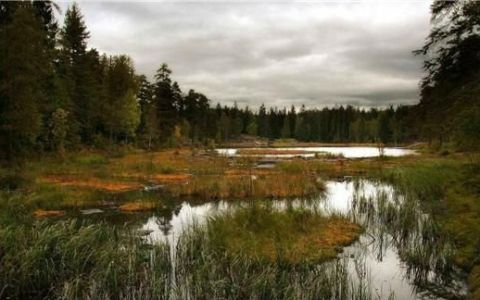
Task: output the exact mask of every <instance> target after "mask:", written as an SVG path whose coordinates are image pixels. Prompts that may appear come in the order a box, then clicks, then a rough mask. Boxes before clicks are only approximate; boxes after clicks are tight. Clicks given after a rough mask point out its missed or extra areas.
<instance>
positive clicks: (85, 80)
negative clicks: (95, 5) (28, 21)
mask: <svg viewBox="0 0 480 300" xmlns="http://www.w3.org/2000/svg"><path fill="white" fill-rule="evenodd" d="M89 36H90V34H89V32H88V31H87V27H86V25H85V22H84V20H83V16H82V14H81V13H80V9H79V8H78V6H77V5H76V4H73V5H72V6H71V7H69V8H68V10H67V12H66V14H65V21H64V26H63V28H62V30H61V32H60V41H59V42H60V45H61V51H60V56H59V58H60V66H59V74H60V80H61V81H62V84H63V85H64V86H65V87H66V91H67V93H68V97H69V103H68V104H69V107H68V108H67V110H69V111H72V114H70V116H71V128H72V132H76V133H78V134H80V135H81V137H82V139H83V140H84V141H85V140H87V139H88V138H89V135H90V134H91V127H90V126H89V125H90V122H91V119H92V116H91V113H92V111H94V109H93V108H94V103H96V102H98V101H96V100H97V99H92V94H93V92H92V88H93V87H91V86H90V85H89V83H91V80H90V79H89V78H90V77H91V75H92V72H91V70H90V69H89V65H90V64H91V58H92V57H91V56H90V57H87V55H86V54H87V39H88V38H89ZM70 105H71V106H70ZM97 111H98V110H97ZM71 139H72V140H74V139H75V137H71Z"/></svg>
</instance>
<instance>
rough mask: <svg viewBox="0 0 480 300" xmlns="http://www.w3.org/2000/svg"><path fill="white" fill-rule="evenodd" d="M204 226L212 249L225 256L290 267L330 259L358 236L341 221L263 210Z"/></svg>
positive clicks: (239, 213)
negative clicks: (242, 257)
mask: <svg viewBox="0 0 480 300" xmlns="http://www.w3.org/2000/svg"><path fill="white" fill-rule="evenodd" d="M207 226H208V232H209V233H210V239H211V240H212V241H213V243H214V245H216V246H215V247H217V248H218V249H222V250H223V251H225V252H226V253H227V254H230V255H246V256H248V257H250V258H253V259H259V260H266V261H270V262H273V261H277V260H282V261H285V262H288V263H293V264H296V263H302V262H315V263H317V262H322V261H325V260H329V259H333V258H335V257H336V256H337V254H338V253H339V252H341V251H342V247H343V246H346V245H349V244H351V243H352V242H354V241H355V240H357V239H358V237H359V235H360V233H361V232H362V229H361V227H360V226H359V225H357V224H354V223H351V222H350V221H348V220H347V219H345V218H343V217H339V216H334V217H326V216H322V215H321V214H319V213H316V212H311V211H306V210H287V211H275V210H273V211H272V210H271V209H269V208H263V207H254V208H249V209H240V210H239V211H237V212H234V213H231V214H227V215H222V216H219V217H216V218H214V219H212V220H211V221H210V222H209V224H208V225H207Z"/></svg>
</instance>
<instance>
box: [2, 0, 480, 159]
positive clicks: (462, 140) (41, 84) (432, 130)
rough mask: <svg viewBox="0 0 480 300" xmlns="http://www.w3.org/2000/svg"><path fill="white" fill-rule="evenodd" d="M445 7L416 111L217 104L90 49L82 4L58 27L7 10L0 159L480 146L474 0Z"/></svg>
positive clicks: (28, 6)
mask: <svg viewBox="0 0 480 300" xmlns="http://www.w3.org/2000/svg"><path fill="white" fill-rule="evenodd" d="M440 3H441V2H440ZM449 3H450V2H445V3H444V4H438V5H437V6H436V7H435V9H434V10H433V16H432V18H446V17H449V18H451V20H448V21H449V23H451V24H452V26H451V27H445V26H444V27H439V28H435V29H434V30H432V33H431V35H430V36H429V37H428V39H427V42H426V44H425V46H424V47H423V48H422V49H419V50H417V51H416V54H417V55H424V56H425V57H432V58H430V59H427V60H425V64H424V67H425V70H426V76H425V78H424V79H423V81H422V82H421V100H420V103H419V104H417V105H413V106H399V107H387V108H378V109H377V108H371V109H365V108H356V107H352V106H345V107H344V106H337V107H325V108H309V109H306V108H305V107H304V106H302V107H294V106H292V107H288V108H285V107H283V108H278V107H268V106H266V105H264V104H262V105H261V106H260V108H259V109H258V110H252V109H249V108H248V107H238V106H237V105H234V106H233V107H227V106H221V105H220V104H216V105H214V104H213V103H212V101H211V100H210V99H209V98H208V96H206V95H203V94H202V93H200V92H198V91H194V90H189V91H188V92H185V91H182V89H181V87H180V85H179V84H178V83H177V82H175V81H174V79H173V78H174V76H173V75H174V74H173V73H172V70H171V69H170V68H169V67H168V65H167V64H165V63H160V62H159V68H158V70H157V72H156V74H155V77H154V79H153V80H149V79H147V77H146V76H145V75H141V74H137V73H136V71H135V66H134V65H133V62H132V59H131V58H130V57H129V56H128V55H113V56H112V55H109V54H106V53H99V52H98V51H97V50H96V49H94V48H89V46H88V38H89V31H88V28H87V25H86V24H85V22H84V19H83V16H82V13H81V11H80V8H79V6H78V5H77V4H73V5H72V6H71V7H69V8H68V10H67V11H66V12H65V22H64V24H63V26H60V25H59V24H58V21H57V20H56V18H55V10H56V9H57V6H56V5H55V3H54V2H49V1H47V2H43V1H34V2H28V1H23V2H2V3H1V7H0V26H1V27H0V34H1V36H2V38H1V41H2V44H1V45H0V51H1V54H2V55H1V57H2V60H1V62H0V76H1V77H0V78H1V82H2V85H1V89H0V115H1V118H0V122H1V123H0V132H1V136H2V137H3V138H2V140H1V141H0V143H1V147H0V149H1V150H2V151H1V152H2V153H1V155H2V156H3V157H6V158H10V157H12V156H17V157H18V156H19V155H27V154H28V153H32V152H35V151H61V152H63V151H65V149H75V148H78V147H79V146H82V145H87V146H94V147H99V148H101V147H105V146H106V145H115V144H135V145H138V146H140V147H143V148H158V147H166V146H174V145H182V144H187V143H190V144H191V143H193V144H198V145H211V144H215V143H221V142H224V141H227V140H229V139H234V138H236V137H238V136H239V135H241V134H248V135H251V136H259V137H265V138H269V139H279V138H285V139H287V138H295V139H297V140H300V141H316V142H371V143H385V144H402V143H403V144H405V143H407V142H413V141H420V140H426V141H429V142H430V143H436V144H439V145H441V144H442V143H447V142H455V143H456V144H458V145H459V146H461V147H467V148H469V147H472V146H474V145H476V144H478V143H477V142H478V140H479V136H478V132H480V130H478V129H479V121H478V120H479V108H478V106H479V105H478V102H479V101H478V98H476V94H475V93H474V92H472V91H477V90H478V83H479V68H478V65H479V57H478V54H477V53H478V49H479V48H478V47H480V46H479V44H480V43H479V37H478V35H477V34H475V26H476V24H477V23H478V13H477V12H478V11H477V10H478V7H477V5H476V3H475V2H472V3H470V2H469V3H467V4H465V5H464V6H465V7H464V8H463V10H462V14H463V15H461V16H459V15H458V13H457V12H455V13H453V14H450V15H448V14H447V16H446V17H445V15H446V14H445V11H448V10H450V9H453V8H452V7H450V6H449V5H450V4H449ZM458 37H462V38H461V39H460V38H458ZM443 44H446V45H448V46H442V45H443ZM432 53H433V54H434V55H431V54H432ZM465 87H468V88H467V89H466V88H465ZM385 100H388V99H385ZM466 143H469V145H466Z"/></svg>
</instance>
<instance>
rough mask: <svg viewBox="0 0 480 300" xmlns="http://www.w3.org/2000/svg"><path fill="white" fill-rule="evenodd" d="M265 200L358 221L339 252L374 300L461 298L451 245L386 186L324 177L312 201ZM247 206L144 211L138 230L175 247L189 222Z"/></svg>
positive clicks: (416, 207) (210, 205) (213, 204)
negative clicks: (353, 236) (359, 230)
mask: <svg viewBox="0 0 480 300" xmlns="http://www.w3.org/2000/svg"><path fill="white" fill-rule="evenodd" d="M265 203H268V205H270V206H271V208H272V209H280V210H281V209H286V208H288V207H292V208H299V207H302V208H307V209H320V210H322V211H323V212H324V213H325V214H342V215H346V216H348V217H349V218H350V219H352V220H353V221H355V222H357V223H359V224H361V225H362V226H363V227H364V228H365V231H364V233H363V234H362V236H361V237H360V239H359V241H357V242H356V243H354V244H353V245H351V246H349V247H347V248H345V249H344V252H343V253H342V254H341V255H340V256H341V257H343V258H344V259H345V261H346V267H347V270H348V273H349V275H350V276H351V278H353V280H356V281H362V280H365V278H368V281H369V284H368V285H369V288H370V292H371V293H372V294H373V295H375V296H376V297H378V298H379V299H389V297H391V296H392V295H393V294H394V295H395V298H396V299H440V297H439V296H438V294H441V295H447V296H448V297H453V298H462V297H464V294H465V286H464V284H463V281H461V280H459V276H460V273H459V272H458V270H455V269H454V268H453V265H452V264H451V256H452V254H453V249H452V247H451V245H450V244H449V243H448V241H446V240H442V239H441V238H440V237H439V236H438V232H437V231H436V227H435V225H434V223H433V222H432V221H431V220H430V218H429V217H428V215H427V214H424V213H422V211H421V209H420V207H419V205H418V203H417V202H415V201H411V200H410V199H405V198H404V197H403V196H402V195H400V194H397V193H396V191H395V189H394V188H393V187H392V186H390V185H385V184H382V183H378V182H373V181H367V180H346V181H343V182H339V181H329V182H327V192H326V193H325V195H323V196H322V197H320V198H318V199H315V200H300V199H298V200H293V201H292V200H289V201H288V200H277V201H268V202H265ZM248 205H249V202H248V201H247V202H245V201H236V202H229V201H217V202H209V203H205V204H200V205H194V204H191V203H189V202H184V203H182V204H181V205H179V206H178V207H176V209H174V210H171V211H170V213H169V214H164V215H161V216H158V215H155V214H152V215H149V216H148V219H147V221H146V222H144V223H143V225H141V229H142V230H143V231H147V232H150V234H149V236H148V238H149V240H150V241H151V242H152V243H154V242H158V241H162V242H168V243H169V244H170V245H176V244H177V242H178V238H179V237H180V236H181V234H182V233H183V232H185V230H186V229H188V228H189V227H190V226H191V225H192V224H193V223H194V222H195V223H196V224H202V223H204V222H206V220H207V219H208V217H209V216H212V215H213V214H216V213H221V212H222V211H226V210H234V209H237V208H238V207H244V206H248ZM171 249H173V250H172V251H174V249H175V247H171ZM172 257H175V254H174V253H172Z"/></svg>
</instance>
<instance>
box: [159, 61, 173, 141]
mask: <svg viewBox="0 0 480 300" xmlns="http://www.w3.org/2000/svg"><path fill="white" fill-rule="evenodd" d="M171 73H172V71H171V70H170V69H169V68H168V65H167V64H162V65H161V66H160V68H159V69H158V70H157V74H156V75H155V79H156V82H155V105H156V108H157V111H158V113H157V116H158V119H159V129H160V132H161V137H160V139H161V141H162V142H166V141H167V140H168V139H169V138H171V137H172V135H173V129H174V128H175V124H176V123H177V110H176V104H175V98H174V92H173V89H172V81H171V79H170V74H171Z"/></svg>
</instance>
